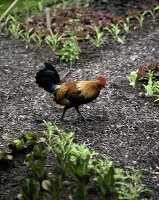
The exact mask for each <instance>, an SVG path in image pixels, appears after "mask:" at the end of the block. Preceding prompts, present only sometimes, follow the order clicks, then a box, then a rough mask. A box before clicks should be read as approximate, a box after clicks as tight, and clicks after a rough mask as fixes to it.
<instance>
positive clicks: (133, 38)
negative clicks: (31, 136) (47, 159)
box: [0, 18, 159, 200]
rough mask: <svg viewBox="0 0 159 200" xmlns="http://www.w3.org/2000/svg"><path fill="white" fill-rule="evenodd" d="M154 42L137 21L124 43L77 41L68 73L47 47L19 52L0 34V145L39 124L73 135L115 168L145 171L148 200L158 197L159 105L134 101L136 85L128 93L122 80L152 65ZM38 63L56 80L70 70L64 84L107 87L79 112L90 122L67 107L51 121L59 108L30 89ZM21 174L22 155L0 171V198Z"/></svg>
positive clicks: (12, 192)
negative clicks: (49, 66)
mask: <svg viewBox="0 0 159 200" xmlns="http://www.w3.org/2000/svg"><path fill="white" fill-rule="evenodd" d="M135 27H136V28H135ZM158 44H159V21H152V19H151V18H147V20H146V21H145V24H144V27H143V28H142V29H139V28H138V24H137V23H136V25H134V26H133V27H132V31H131V33H130V34H129V36H128V37H127V38H126V43H125V44H124V45H119V44H117V43H115V42H114V41H112V40H109V43H108V44H104V45H103V46H102V47H101V48H100V49H95V47H93V46H91V45H90V44H88V43H83V44H81V45H82V55H81V56H80V59H79V61H78V62H77V63H76V64H74V65H73V66H72V67H71V68H70V67H68V65H66V64H65V63H63V62H61V61H60V59H59V58H58V55H53V53H52V52H51V51H50V50H49V49H48V47H47V46H44V47H43V48H38V49H37V48H36V47H31V48H30V49H26V48H25V44H24V42H22V41H21V40H15V39H10V38H8V37H7V36H4V35H1V36H0V55H1V62H0V77H1V81H0V84H1V85H0V97H1V99H0V101H1V102H0V103H1V107H0V114H1V115H0V119H1V121H0V147H3V148H5V149H6V148H7V142H8V141H6V140H4V139H3V136H5V137H6V136H7V137H8V138H17V136H18V135H19V134H20V133H21V132H24V133H25V132H27V131H29V132H36V133H39V134H40V133H41V132H42V130H43V129H44V125H43V123H42V120H44V119H45V120H47V121H51V122H53V123H55V124H56V125H57V126H58V127H60V128H62V129H64V130H66V131H74V132H75V133H76V134H75V135H76V142H78V143H83V142H85V143H86V144H87V145H88V147H90V149H93V150H97V151H98V152H99V153H100V154H101V155H102V157H103V158H105V159H109V160H112V161H114V163H115V164H116V165H117V166H120V167H124V166H127V165H129V166H134V167H135V168H139V169H148V170H149V169H150V168H151V170H150V172H149V173H148V175H147V176H146V179H145V183H146V185H147V187H149V188H151V189H152V190H153V193H152V195H151V199H153V200H157V199H159V155H158V152H159V112H158V106H159V105H158V104H157V103H154V102H153V100H152V99H151V98H144V97H141V96H140V95H139V92H140V88H137V89H133V88H131V87H130V86H129V82H128V79H127V76H129V74H130V72H131V71H132V70H136V69H138V68H139V66H140V65H143V64H144V63H147V62H152V61H158V60H159V45H158ZM44 61H51V62H52V63H53V64H54V65H55V66H56V68H57V70H58V71H59V73H60V75H61V76H63V75H64V74H66V73H67V72H70V73H69V75H68V76H67V77H66V78H65V80H64V81H69V80H90V79H95V77H96V76H97V75H98V74H105V76H106V77H107V79H108V81H109V85H108V87H107V88H106V89H104V90H102V92H101V95H100V96H99V97H98V98H97V100H96V101H95V102H93V103H90V104H87V105H84V106H83V107H81V111H82V113H83V114H84V115H85V116H88V117H89V118H90V119H91V121H90V122H88V123H85V122H82V121H81V120H80V119H79V118H78V116H77V115H76V112H75V111H74V110H73V109H70V110H69V111H68V112H67V113H66V120H67V121H66V122H61V121H60V120H59V118H60V116H61V113H62V108H61V107H60V106H59V105H57V104H55V103H54V102H53V100H52V97H50V95H49V94H48V93H47V92H45V91H44V90H42V89H41V88H38V87H37V85H36V84H35V78H34V77H35V75H36V73H37V71H38V70H39V69H42V68H43V63H44ZM29 174H30V171H29V170H28V166H27V165H26V161H25V155H24V154H23V153H20V154H18V155H16V157H15V163H14V166H9V167H7V168H5V169H4V168H1V169H0V199H1V200H13V199H15V197H16V195H17V193H18V192H19V187H20V184H21V183H22V181H23V179H25V178H26V177H27V176H28V175H29Z"/></svg>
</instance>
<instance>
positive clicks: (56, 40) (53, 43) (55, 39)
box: [45, 31, 63, 52]
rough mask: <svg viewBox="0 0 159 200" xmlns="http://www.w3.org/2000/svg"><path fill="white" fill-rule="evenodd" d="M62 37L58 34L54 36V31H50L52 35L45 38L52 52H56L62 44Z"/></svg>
mask: <svg viewBox="0 0 159 200" xmlns="http://www.w3.org/2000/svg"><path fill="white" fill-rule="evenodd" d="M62 37H63V35H59V34H58V33H56V34H54V33H53V32H52V31H50V34H49V35H47V36H46V37H45V42H46V43H47V44H48V45H49V47H50V48H51V50H52V51H53V52H55V50H56V49H57V47H58V45H59V44H60V42H61V39H62Z"/></svg>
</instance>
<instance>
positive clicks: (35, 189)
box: [18, 122, 149, 200]
mask: <svg viewBox="0 0 159 200" xmlns="http://www.w3.org/2000/svg"><path fill="white" fill-rule="evenodd" d="M45 124H46V126H47V129H46V130H45V131H44V136H45V138H40V140H39V142H38V143H39V144H38V145H35V146H34V149H33V151H32V152H31V153H30V154H29V155H27V160H28V163H29V165H30V167H31V169H32V171H33V173H34V175H35V176H34V179H29V180H28V179H27V180H26V181H25V182H24V184H23V185H22V188H21V192H20V194H19V195H18V197H19V199H21V200H32V199H33V200H52V199H54V200H61V199H63V194H65V198H67V197H68V196H67V195H66V192H65V191H66V190H67V189H68V191H69V193H68V195H70V196H69V197H68V198H74V199H79V200H81V199H83V200H84V199H87V197H89V190H88V186H89V187H90V186H91V187H92V186H93V187H94V186H97V187H99V188H100V190H101V194H102V197H103V198H104V199H110V198H113V199H123V200H125V199H128V200H136V199H139V198H140V197H141V195H143V194H146V193H148V192H149V190H148V189H147V188H146V186H145V184H143V182H142V176H141V173H140V171H138V172H137V171H136V170H134V169H131V171H130V169H129V168H128V169H126V170H125V169H124V170H123V169H120V168H115V167H114V166H113V164H112V162H110V161H103V160H99V155H98V154H97V153H96V152H94V151H93V152H90V151H89V149H88V148H87V146H86V145H85V144H82V145H78V144H75V143H74V142H73V139H74V137H73V136H74V133H72V132H71V133H68V134H67V133H65V132H64V131H63V130H61V129H59V128H58V127H56V126H55V125H53V124H52V123H50V122H48V123H46V122H45ZM27 138H28V137H27ZM29 139H31V137H30V136H29ZM50 154H51V155H53V156H54V158H55V160H54V162H55V167H57V168H54V170H55V171H54V174H50V173H49V172H48V171H47V170H46V159H47V156H48V155H49V156H50ZM57 163H58V165H56V164H57ZM73 177H74V178H73ZM66 178H67V179H68V181H65V179H66ZM66 182H67V184H66ZM94 184H96V185H94ZM72 185H73V187H72ZM70 186H71V187H70ZM73 188H74V191H75V193H73V192H72V191H71V190H70V189H73ZM63 190H64V191H63ZM99 198H101V195H100V194H99Z"/></svg>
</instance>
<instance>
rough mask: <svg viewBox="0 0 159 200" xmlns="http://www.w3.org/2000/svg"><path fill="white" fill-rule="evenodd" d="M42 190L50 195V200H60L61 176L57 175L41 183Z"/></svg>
mask: <svg viewBox="0 0 159 200" xmlns="http://www.w3.org/2000/svg"><path fill="white" fill-rule="evenodd" d="M42 188H43V189H44V190H46V191H47V193H49V195H50V198H49V199H50V200H51V199H54V200H60V199H61V190H62V176H61V175H59V174H57V175H54V176H53V177H51V179H47V180H44V181H42Z"/></svg>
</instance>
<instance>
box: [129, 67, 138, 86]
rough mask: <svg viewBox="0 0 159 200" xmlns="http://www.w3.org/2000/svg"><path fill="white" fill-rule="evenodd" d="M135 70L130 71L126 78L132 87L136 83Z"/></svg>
mask: <svg viewBox="0 0 159 200" xmlns="http://www.w3.org/2000/svg"><path fill="white" fill-rule="evenodd" d="M137 72H138V70H137V71H132V72H131V73H130V77H129V78H128V79H129V82H130V83H129V85H131V86H132V87H133V88H135V85H136V81H137Z"/></svg>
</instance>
